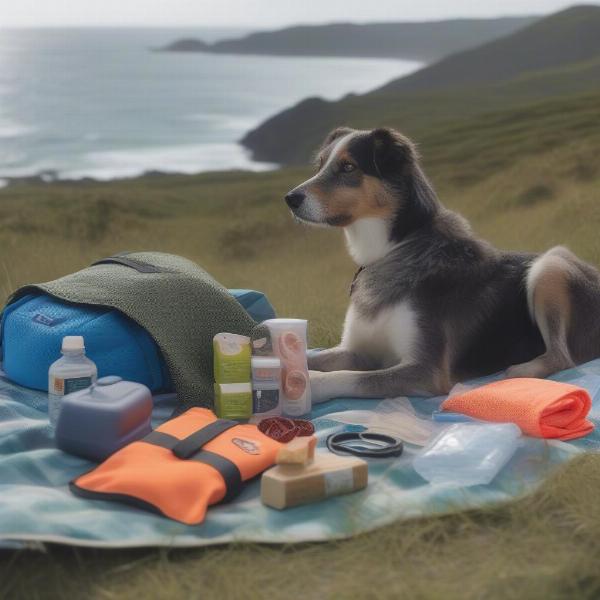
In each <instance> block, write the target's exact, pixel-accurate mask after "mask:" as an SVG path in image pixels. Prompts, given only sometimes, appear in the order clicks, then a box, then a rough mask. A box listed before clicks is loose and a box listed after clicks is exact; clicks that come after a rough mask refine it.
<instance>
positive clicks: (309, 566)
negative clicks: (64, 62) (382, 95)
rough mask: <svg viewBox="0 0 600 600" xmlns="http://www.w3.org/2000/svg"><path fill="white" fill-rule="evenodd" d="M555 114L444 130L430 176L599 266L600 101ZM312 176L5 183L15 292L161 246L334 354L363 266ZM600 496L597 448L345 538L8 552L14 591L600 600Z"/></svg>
mask: <svg viewBox="0 0 600 600" xmlns="http://www.w3.org/2000/svg"><path fill="white" fill-rule="evenodd" d="M544 106H545V108H544V107H540V105H531V106H530V107H529V108H528V109H525V108H523V109H519V111H518V112H512V113H507V114H505V115H504V117H503V116H502V115H501V114H500V113H498V114H496V115H495V116H494V117H493V118H492V117H490V119H489V120H486V119H480V118H479V117H474V118H473V119H470V120H465V122H463V123H462V124H461V125H460V126H456V128H454V129H452V128H449V129H440V130H439V132H438V133H439V136H440V137H439V138H437V139H436V138H435V136H434V135H433V134H431V137H430V138H429V141H428V142H427V145H426V146H425V145H424V146H423V148H424V151H425V162H426V165H427V167H428V171H429V173H430V175H432V178H433V180H434V183H435V184H436V187H437V189H438V191H439V193H440V197H441V199H442V200H443V201H444V202H445V203H446V205H448V206H449V207H451V208H454V209H456V210H459V211H460V212H462V213H463V214H464V215H465V216H467V217H468V218H469V219H470V220H471V222H472V224H473V226H474V228H475V230H476V231H477V232H478V233H480V234H481V235H483V236H485V237H487V238H489V239H490V240H491V241H493V242H494V243H496V244H497V245H499V246H501V247H506V248H518V249H523V250H538V251H539V250H543V249H545V248H547V247H549V246H551V245H554V244H559V243H560V244H566V245H568V246H570V247H571V248H572V249H573V250H574V251H576V252H577V253H578V254H580V255H581V256H582V257H583V258H585V259H586V260H589V261H591V262H594V263H596V264H598V263H600V236H599V234H598V231H600V185H599V184H600V170H599V169H598V167H597V164H598V163H597V155H598V150H599V149H600V139H599V134H598V131H597V127H595V126H594V124H595V123H597V117H598V114H597V111H598V108H597V105H595V104H594V102H593V101H592V100H591V99H586V98H585V97H580V98H573V99H572V102H571V104H570V105H569V104H568V103H567V102H566V100H565V101H564V102H563V104H561V105H560V108H558V106H557V107H555V110H550V109H549V105H544ZM586 123H587V125H588V126H585V125H586ZM513 125H514V127H513ZM544 131H549V132H550V133H549V135H550V134H551V135H552V139H548V138H546V137H545V136H544V135H543V133H544ZM424 135H425V134H424ZM427 135H429V134H427ZM426 148H430V149H431V152H428V151H426ZM307 173H308V171H307V170H306V169H286V170H282V171H279V172H274V173H263V174H248V173H241V172H240V173H237V172H230V173H213V174H205V175H198V176H164V177H157V176H154V177H145V178H140V179H136V180H130V181H120V182H109V183H91V182H87V183H85V182H82V183H79V184H67V183H56V184H50V185H37V184H36V185H34V184H28V185H25V184H23V185H19V186H13V187H9V188H7V189H4V190H0V248H1V251H0V294H2V295H3V296H6V295H8V293H10V291H11V290H12V289H14V288H15V287H17V286H19V285H21V284H24V283H27V282H33V281H45V280H48V279H51V278H54V277H58V276H61V275H63V274H64V273H67V272H70V271H73V270H75V269H78V268H81V267H83V266H85V265H87V264H88V263H89V262H90V261H92V260H93V259H97V258H99V257H102V256H104V255H108V254H111V253H113V252H115V251H119V250H123V249H157V250H163V251H167V252H175V253H179V254H183V255H185V256H187V257H189V258H192V259H194V260H196V261H198V262H199V263H200V264H202V265H203V266H204V267H205V268H207V269H208V270H209V271H210V272H212V273H213V274H214V275H215V276H216V277H217V278H218V279H219V280H221V281H222V282H223V283H225V284H227V285H230V286H240V287H241V286H253V287H256V288H259V289H262V290H264V291H266V292H267V294H268V296H269V297H270V299H271V300H272V301H273V303H274V305H275V306H276V308H277V310H278V312H279V314H281V315H286V316H302V317H307V318H309V319H310V330H311V331H310V334H311V342H312V344H315V345H330V344H333V343H335V342H336V341H337V339H338V338H339V332H340V327H341V323H342V319H343V314H344V309H345V306H346V303H347V286H348V283H349V281H350V279H351V277H352V273H353V271H354V268H355V267H354V265H353V264H352V263H351V262H350V260H349V258H348V257H347V256H346V253H345V251H344V248H343V243H342V240H341V236H340V233H339V232H335V231H325V230H318V229H309V228H305V227H301V226H299V225H295V224H293V222H292V221H291V219H290V218H289V216H288V214H287V211H286V210H285V208H284V204H283V201H282V196H283V194H284V193H285V191H286V190H288V189H289V188H291V187H292V186H293V185H295V184H296V183H297V182H298V181H301V180H302V179H303V178H304V177H305V176H306V175H307ZM599 491H600V456H598V455H589V456H584V457H581V458H579V459H578V460H576V461H574V462H572V463H570V464H569V465H568V466H566V467H564V468H562V469H561V470H560V471H558V472H557V473H555V475H554V476H553V477H552V478H551V479H550V480H548V481H547V482H546V483H545V485H544V486H543V487H542V488H541V489H540V490H538V491H537V492H536V493H535V494H533V495H531V496H528V497H526V498H523V499H521V500H519V501H517V502H513V503H509V504H506V505H503V506H499V507H494V508H490V509H486V510H483V511H476V512H468V513H457V514H451V515H447V516H443V517H434V518H430V519H420V520H408V521H402V522H398V523H396V524H394V525H393V526H391V527H389V528H386V529H385V530H379V531H376V532H373V533H370V534H365V535H362V536H359V537H357V538H355V539H352V540H348V541H344V542H332V543H325V544H309V545H301V546H295V547H278V546H264V545H262V546H258V545H232V546H227V547H221V548H211V549H202V550H186V551H182V550H178V551H170V550H152V549H145V550H135V551H134V550H126V551H94V550H75V549H70V548H60V547H51V548H50V549H49V550H48V551H47V552H46V553H43V554H41V553H33V552H29V551H22V552H18V553H4V554H2V555H0V597H1V598H57V597H86V598H87V597H89V598H129V597H140V596H145V597H150V598H194V597H202V598H211V597H214V598H223V599H227V600H229V599H230V598H231V599H236V598H263V597H264V598H272V599H277V598H295V597H299V596H301V595H306V596H307V597H308V598H319V599H320V598H335V599H337V598H340V599H344V600H345V599H352V598H403V597H406V598H424V599H427V598H440V597H444V598H449V599H452V598H461V599H462V598H467V599H469V598H528V599H529V598H531V599H535V598H544V599H546V598H573V597H578V598H596V597H598V596H599V595H600V576H599V574H598V566H597V557H598V553H599V552H600V525H599V524H600V503H599V502H598V494H599Z"/></svg>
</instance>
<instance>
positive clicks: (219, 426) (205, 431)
mask: <svg viewBox="0 0 600 600" xmlns="http://www.w3.org/2000/svg"><path fill="white" fill-rule="evenodd" d="M235 425H239V423H237V422H236V421H227V420H225V419H217V420H216V421H213V422H212V423H209V424H208V425H206V426H205V427H202V428H201V429H198V431H196V432H194V433H192V434H191V435H188V437H186V438H184V439H183V440H180V439H178V438H176V437H175V436H174V435H170V434H168V433H163V432H162V431H152V432H151V433H149V434H148V435H147V436H146V437H145V438H143V439H142V440H140V441H142V442H146V443H148V444H152V445H154V446H160V447H161V448H166V449H167V450H171V451H172V452H173V454H175V455H176V456H177V457H178V458H181V459H182V460H194V461H197V462H201V463H203V464H205V465H209V466H211V467H213V468H214V469H216V470H217V471H219V473H220V474H221V476H222V477H223V479H224V480H225V490H226V491H225V497H224V498H223V500H221V502H229V501H230V500H232V499H233V498H235V497H236V496H237V495H238V494H239V493H240V492H241V490H242V474H241V473H240V470H239V469H238V467H237V465H236V464H235V463H234V462H232V461H230V460H229V459H228V458H225V457H224V456H221V455H220V454H215V453H214V452H209V451H208V450H203V449H202V446H203V445H204V444H207V443H208V442H210V440H213V439H214V438H216V437H217V436H219V435H220V434H221V433H223V432H224V431H227V430H228V429H230V428H231V427H234V426H235ZM178 448H179V453H180V454H181V456H180V454H178V452H177V449H178Z"/></svg>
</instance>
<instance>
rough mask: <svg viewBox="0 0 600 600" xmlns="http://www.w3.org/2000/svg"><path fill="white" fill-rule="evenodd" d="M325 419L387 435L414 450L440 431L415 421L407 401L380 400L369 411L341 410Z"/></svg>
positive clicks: (417, 418)
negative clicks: (410, 446) (359, 426)
mask: <svg viewBox="0 0 600 600" xmlns="http://www.w3.org/2000/svg"><path fill="white" fill-rule="evenodd" d="M324 418H326V419H327V420H332V421H338V422H339V423H345V424H348V425H362V426H363V427H366V428H367V429H368V430H369V431H375V432H379V433H387V434H388V435H391V436H394V437H398V438H400V439H401V440H402V441H403V442H407V443H409V444H415V445H416V446H424V445H425V444H427V442H428V441H429V440H430V439H431V438H432V437H433V436H435V435H436V434H437V433H439V432H440V430H441V429H442V427H443V426H441V425H438V424H437V423H434V422H433V421H431V420H427V419H422V418H420V417H418V416H417V414H416V413H415V410H414V409H413V407H412V405H411V403H410V401H409V400H408V398H393V399H389V400H383V401H381V402H379V404H378V405H377V406H376V407H375V408H374V409H372V410H344V411H341V412H337V413H330V414H328V415H325V417H324Z"/></svg>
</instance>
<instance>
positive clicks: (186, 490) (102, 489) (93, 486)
mask: <svg viewBox="0 0 600 600" xmlns="http://www.w3.org/2000/svg"><path fill="white" fill-rule="evenodd" d="M280 446H281V444H280V443H279V442H277V441H275V440H272V439H271V438H270V437H268V436H266V435H264V434H263V433H261V432H260V431H259V430H258V428H257V427H256V425H250V424H244V425H242V424H240V423H238V422H237V421H228V420H224V419H217V417H216V416H215V415H214V413H212V412H211V411H210V410H208V409H206V408H191V409H190V410H188V411H186V412H185V413H183V414H182V415H180V416H179V417H176V418H174V419H171V420H170V421H167V422H166V423H164V424H163V425H161V426H160V427H158V428H157V429H155V430H154V431H152V432H151V433H150V434H148V435H147V436H146V437H145V438H143V439H141V440H139V441H137V442H133V443H131V444H129V445H128V446H125V447H124V448H122V449H121V450H119V451H118V452H116V453H115V454H113V455H112V456H111V457H109V458H108V459H107V460H106V461H104V462H103V463H102V464H101V465H99V466H98V467H96V468H95V469H93V470H92V471H89V472H88V473H85V474H84V475H81V476H80V477H78V478H77V479H75V480H73V481H72V482H71V490H72V491H73V493H75V494H77V495H78V496H82V497H84V498H96V499H101V500H117V501H121V502H126V503H128V504H133V505H135V506H138V507H140V508H144V509H147V510H152V511H153V512H158V513H160V514H161V515H164V516H166V517H169V518H171V519H174V520H176V521H181V522H182V523H186V524H188V525H195V524H198V523H201V522H202V521H203V520H204V516H205V514H206V509H207V507H208V506H209V505H210V504H216V503H218V502H226V501H228V500H231V499H232V498H233V497H235V496H236V495H237V494H238V493H239V492H240V491H241V488H242V486H243V482H244V481H247V480H249V479H252V478H253V477H255V476H256V475H259V474H260V473H262V472H263V471H264V470H266V469H268V468H269V467H270V466H271V465H273V464H274V463H275V455H276V454H277V450H278V449H279V448H280Z"/></svg>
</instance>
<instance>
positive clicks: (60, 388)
mask: <svg viewBox="0 0 600 600" xmlns="http://www.w3.org/2000/svg"><path fill="white" fill-rule="evenodd" d="M90 385H92V378H91V377H89V376H88V377H73V378H72V379H63V378H62V377H53V378H52V384H51V386H50V390H49V392H50V393H51V394H56V395H57V396H64V395H66V394H70V393H71V392H77V391H79V390H84V389H85V388H88V387H90Z"/></svg>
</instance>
